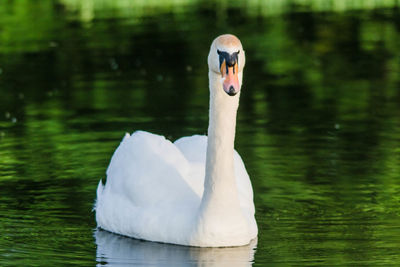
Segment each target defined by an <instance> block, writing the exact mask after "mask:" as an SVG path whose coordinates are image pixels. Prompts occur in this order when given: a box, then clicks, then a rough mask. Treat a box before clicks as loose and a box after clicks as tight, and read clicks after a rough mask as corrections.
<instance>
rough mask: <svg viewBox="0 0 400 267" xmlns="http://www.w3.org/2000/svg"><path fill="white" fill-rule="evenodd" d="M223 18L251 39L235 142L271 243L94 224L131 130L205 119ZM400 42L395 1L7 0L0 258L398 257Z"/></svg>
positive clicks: (312, 261)
mask: <svg viewBox="0 0 400 267" xmlns="http://www.w3.org/2000/svg"><path fill="white" fill-rule="evenodd" d="M81 2H82V3H81ZM178 2H179V1H178ZM298 2H302V3H308V4H306V5H298V4H296V3H298ZM350 2H351V3H353V4H349V3H350ZM372 2H373V3H372ZM323 3H325V4H323ZM355 3H358V4H355ZM360 3H361V4H360ZM363 3H364V4H363ZM226 32H230V33H234V34H236V35H237V36H239V37H240V39H241V40H242V43H243V46H244V49H245V50H246V57H247V60H246V61H247V65H246V68H245V73H244V85H243V88H242V96H241V105H240V108H239V115H238V124H237V125H238V128H237V138H236V149H237V150H238V151H239V153H240V154H241V155H242V157H243V159H244V162H245V164H246V167H247V170H248V172H249V174H250V177H251V180H252V183H253V188H254V192H255V199H254V201H255V204H256V218H257V221H258V225H259V231H260V232H259V237H258V243H257V244H253V245H252V246H251V247H245V248H237V249H234V248H226V249H199V248H187V247H181V246H171V245H163V244H154V243H151V242H142V241H137V240H133V239H127V238H122V237H118V236H115V235H112V234H109V233H106V232H96V231H95V226H96V225H95V220H94V214H93V213H92V211H91V209H92V206H93V202H94V199H95V190H96V186H97V183H98V181H99V179H100V178H104V176H105V170H106V168H107V165H108V162H109V160H110V157H111V155H112V153H113V151H114V149H115V148H116V146H117V145H118V144H119V142H120V140H121V138H122V136H123V134H124V133H125V132H133V131H135V130H138V129H142V130H147V131H151V132H154V133H157V134H162V135H165V136H167V137H168V138H170V139H172V140H174V139H176V138H178V137H181V136H184V135H192V134H204V133H206V131H207V125H208V121H207V120H208V117H207V116H208V81H207V65H206V56H207V53H208V49H209V45H210V43H211V41H212V40H213V38H215V37H216V36H217V35H219V34H221V33H226ZM399 47H400V9H399V6H396V1H364V2H363V1H348V4H346V1H340V0H338V1H326V2H324V1H311V0H310V1H289V0H288V1H280V2H279V1H270V2H268V3H264V4H260V3H258V4H257V3H253V2H248V3H246V2H237V3H236V4H233V5H232V6H230V5H228V4H227V3H226V2H224V1H218V2H216V3H213V2H209V1H181V3H180V4H179V5H178V4H176V1H175V3H174V2H173V1H171V2H170V1H166V2H164V3H162V4H160V3H156V2H153V1H148V3H147V2H145V1H137V2H133V3H130V2H129V1H119V2H117V1H111V0H110V1H107V0H102V1H100V0H98V1H73V0H60V1H29V0H21V1H5V2H4V3H3V2H2V3H1V4H0V229H2V232H1V235H0V265H1V266H8V265H15V266H23V265H33V266H35V265H41V266H45V265H47V266H57V265H80V266H84V265H95V264H96V263H98V264H100V265H103V264H104V265H106V264H110V265H112V264H116V265H118V264H137V265H152V266H195V265H201V264H203V265H205V266H208V265H213V264H214V266H222V265H223V264H226V265H227V266H236V265H237V266H243V265H244V266H246V265H249V264H250V263H249V261H253V262H254V264H253V265H254V266H265V265H266V264H267V263H272V264H274V265H277V264H283V265H307V266H310V265H317V266H320V265H336V264H339V265H341V264H343V265H369V266H377V265H385V266H386V265H399V264H400V75H399V74H400V49H399ZM255 246H256V247H255ZM253 254H254V259H252V257H253V256H252V255H253Z"/></svg>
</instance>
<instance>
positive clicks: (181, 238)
mask: <svg viewBox="0 0 400 267" xmlns="http://www.w3.org/2000/svg"><path fill="white" fill-rule="evenodd" d="M244 65H245V55H244V51H243V48H242V45H241V43H240V41H239V39H238V38H236V37H235V36H233V35H230V34H226V35H221V36H219V37H217V38H216V39H215V40H214V41H213V43H212V44H211V48H210V53H209V55H208V67H209V74H208V76H209V87H210V113H209V128H208V138H207V137H206V136H199V135H196V136H191V137H183V138H181V139H179V140H177V141H175V143H171V142H170V141H168V140H166V139H165V138H164V137H162V136H159V135H155V134H151V133H147V132H143V131H137V132H135V133H133V134H132V135H129V134H126V135H125V137H124V139H123V140H122V142H121V144H120V145H119V147H118V148H117V150H116V151H115V152H114V155H113V156H112V158H111V162H110V165H109V166H108V169H107V183H106V184H105V185H103V184H102V182H101V181H100V183H99V185H98V188H97V200H96V204H95V210H96V221H97V225H98V227H100V228H102V229H105V230H108V231H110V232H114V233H118V234H121V235H125V236H130V237H134V238H138V239H145V240H149V241H157V242H163V243H173V244H180V245H188V246H200V247H222V246H241V245H246V244H248V243H250V241H251V240H252V239H254V238H255V237H256V236H257V231H258V230H257V224H256V221H255V218H254V212H255V209H254V203H253V190H252V187H251V182H250V179H249V176H248V174H247V172H246V169H245V167H244V164H243V161H242V159H241V158H240V156H239V154H238V153H237V152H236V151H235V150H234V138H235V127H236V112H237V108H238V105H239V96H240V88H241V84H242V77H243V67H244Z"/></svg>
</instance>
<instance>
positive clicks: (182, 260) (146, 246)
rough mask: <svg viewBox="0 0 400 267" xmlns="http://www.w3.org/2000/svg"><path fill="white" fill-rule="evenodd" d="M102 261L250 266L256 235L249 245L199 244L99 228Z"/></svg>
mask: <svg viewBox="0 0 400 267" xmlns="http://www.w3.org/2000/svg"><path fill="white" fill-rule="evenodd" d="M94 236H95V238H96V245H97V253H96V254H97V255H96V257H97V262H98V264H99V265H106V266H120V265H124V266H126V265H127V264H131V265H140V266H143V265H150V266H196V265H201V266H232V267H234V266H251V265H252V264H253V260H254V253H255V250H256V245H257V239H254V240H252V241H251V243H250V244H249V245H246V246H241V247H225V248H200V247H187V246H179V245H171V244H164V243H156V242H149V241H142V240H137V239H133V238H128V237H123V236H120V235H116V234H112V233H109V232H106V231H103V230H99V229H97V230H96V231H95V233H94Z"/></svg>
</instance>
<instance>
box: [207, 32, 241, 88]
mask: <svg viewBox="0 0 400 267" xmlns="http://www.w3.org/2000/svg"><path fill="white" fill-rule="evenodd" d="M244 64H245V55H244V51H243V47H242V44H241V42H240V40H239V39H238V38H237V37H236V36H234V35H232V34H224V35H220V36H218V37H217V38H215V40H214V41H213V42H212V44H211V48H210V53H209V55H208V68H209V69H210V71H212V72H215V73H217V74H218V75H220V76H221V84H222V88H223V90H224V91H225V93H227V94H228V95H230V96H234V95H236V94H237V93H239V91H240V88H241V86H242V77H243V75H242V72H243V67H244Z"/></svg>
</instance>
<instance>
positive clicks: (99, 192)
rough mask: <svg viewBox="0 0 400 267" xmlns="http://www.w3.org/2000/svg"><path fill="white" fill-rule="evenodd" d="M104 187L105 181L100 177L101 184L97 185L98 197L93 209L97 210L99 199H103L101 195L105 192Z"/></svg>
mask: <svg viewBox="0 0 400 267" xmlns="http://www.w3.org/2000/svg"><path fill="white" fill-rule="evenodd" d="M103 189H104V185H103V183H102V182H101V179H100V181H99V185H98V186H97V193H96V195H97V197H96V201H95V202H94V206H93V210H92V211H95V210H96V208H97V206H98V204H99V201H100V199H101V195H102V193H103Z"/></svg>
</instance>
